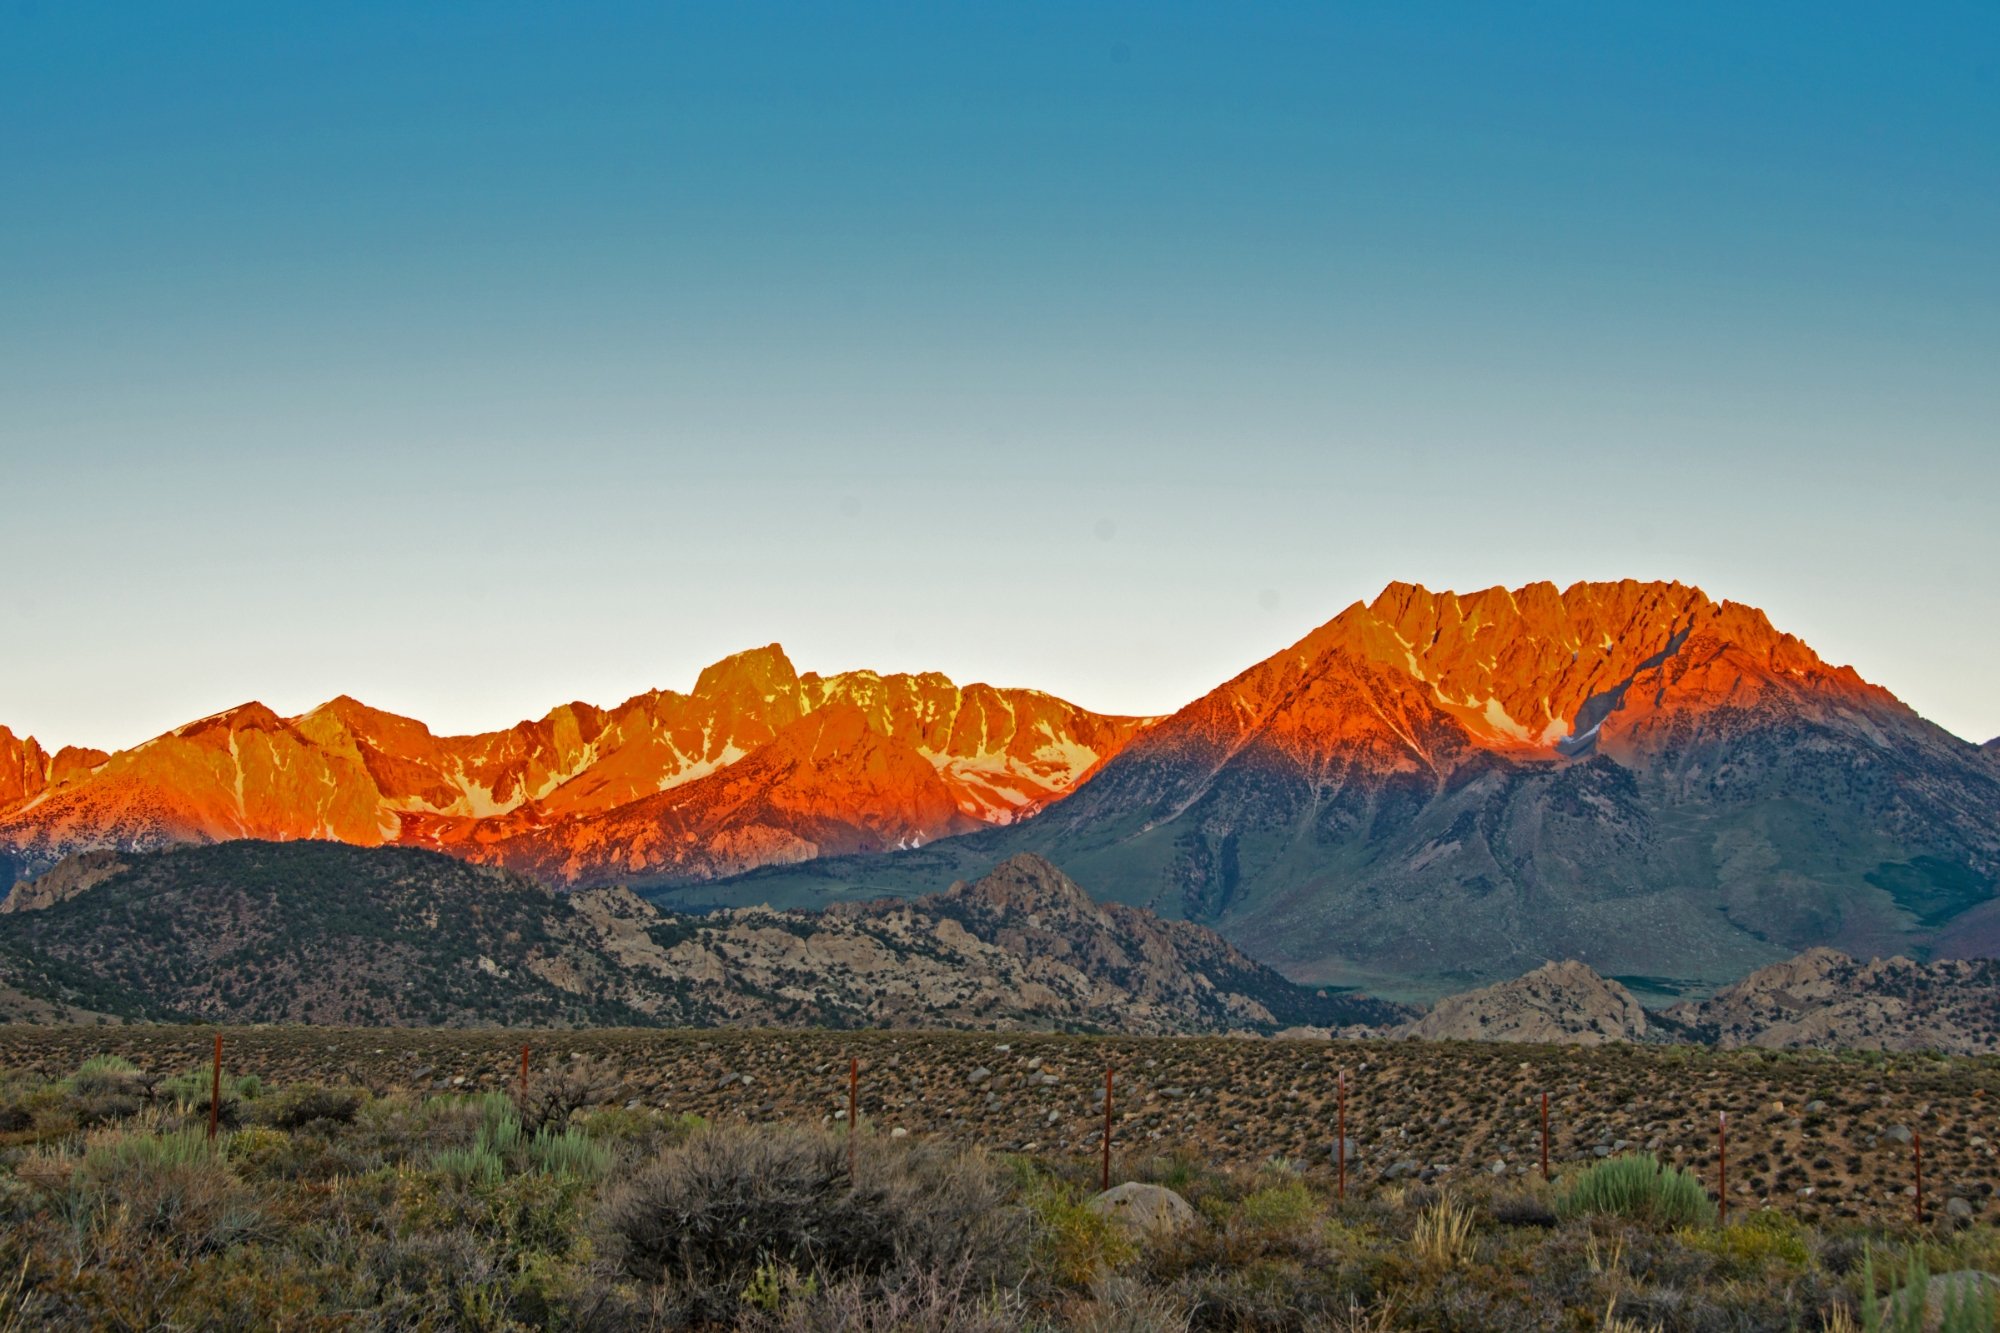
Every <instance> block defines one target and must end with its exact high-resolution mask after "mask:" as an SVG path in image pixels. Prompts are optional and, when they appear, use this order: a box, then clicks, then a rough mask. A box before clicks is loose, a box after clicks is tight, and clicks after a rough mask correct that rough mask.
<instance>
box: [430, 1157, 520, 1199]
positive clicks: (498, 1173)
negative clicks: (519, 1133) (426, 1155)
mask: <svg viewBox="0 0 2000 1333" xmlns="http://www.w3.org/2000/svg"><path fill="white" fill-rule="evenodd" d="M431 1166H432V1168H433V1169H434V1170H436V1171H438V1172H439V1173H440V1174H442V1175H444V1176H446V1177H448V1178H449V1179H451V1180H452V1181H454V1182H455V1183H457V1184H460V1185H466V1186H470V1187H472V1188H474V1189H490V1188H492V1187H493V1186H495V1185H498V1184H499V1183H500V1178H501V1177H502V1176H503V1175H504V1174H506V1167H505V1166H504V1164H503V1163H502V1162H501V1161H500V1158H499V1156H498V1154H496V1153H494V1152H493V1151H492V1150H491V1149H489V1148H485V1147H478V1148H441V1149H439V1150H438V1152H437V1154H436V1155H435V1156H434V1157H432V1158H431Z"/></svg>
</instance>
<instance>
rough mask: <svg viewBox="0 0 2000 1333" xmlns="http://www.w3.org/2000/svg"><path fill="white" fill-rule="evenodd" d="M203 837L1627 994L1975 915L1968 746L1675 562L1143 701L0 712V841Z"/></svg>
mask: <svg viewBox="0 0 2000 1333" xmlns="http://www.w3.org/2000/svg"><path fill="white" fill-rule="evenodd" d="M239 837H258V838H274V839H283V838H332V839H338V840H342V841H347V842H352V843H358V844H378V843H395V844H402V845H407V846H417V847H424V848H432V849H436V850H441V851H445V852H448V853H450V854H452V855H454V856H457V857H461V858H464V859H467V860H472V861H476V862H481V863H486V864H490V865H495V866H501V867H505V868H508V869H512V870H516V871H520V872H523V873H526V874H529V875H532V876H533V877H535V878H536V879H538V880H540V881H542V882H544V883H547V884H551V885H556V886H562V887H571V888H574V887H588V886H601V885H611V884H628V885H631V886H633V887H635V888H638V889H639V890H640V891H641V892H642V893H644V894H646V895H647V896H649V897H652V898H653V899H655V900H656V901H658V902H660V903H662V904H665V905H668V906H678V907H704V908H706V907H716V906H737V907H751V906H755V905H762V904H769V905H772V906H776V907H780V908H787V907H807V906H823V905H826V904H828V903H833V902H842V901H858V900H865V899H874V898H878V897H882V896H885V895H890V896H902V897H917V896H922V895H926V894H933V893H935V892H937V891H938V890H940V889H942V888H943V887H944V886H946V885H948V884H950V883H952V882H954V881H960V880H964V881H971V880H976V879H978V878H979V877H981V876H982V875H984V874H985V873H986V872H987V871H989V870H990V869H992V868H993V867H994V866H996V865H998V864H1000V863H1001V862H1002V861H1005V860H1007V859H1008V858H1010V857H1013V856H1016V855H1019V854H1022V853H1032V854H1035V855H1038V856H1041V857H1044V858H1046V859H1047V860H1048V861H1049V862H1051V863H1052V864H1054V865H1056V866H1058V867H1060V868H1061V869H1062V870H1063V871H1065V872H1066V873H1068V874H1069V875H1071V876H1073V877H1075V878H1076V879H1078V880H1080V881H1081V882H1083V883H1086V884H1088V885H1090V886H1091V890H1092V892H1093V893H1095V894H1097V895H1098V896H1099V897H1100V898H1104V899H1109V900H1112V901H1115V902H1120V903H1125V904H1130V905H1133V906H1138V907H1142V908H1145V909H1147V910H1150V911H1152V912H1154V913H1156V914H1157V915H1158V916H1160V917H1162V918H1168V919H1174V918H1179V919H1185V920H1189V921H1193V922H1198V923H1202V924H1206V925H1210V926H1213V927H1214V928H1215V929H1216V930H1218V931H1220V932H1221V933H1222V935H1224V936H1225V937H1227V938H1229V939H1230V940H1232V941H1233V942H1235V943H1236V944H1237V945H1239V946H1241V947H1242V948H1244V949H1245V950H1246V951H1247V952H1248V953H1249V954H1250V955H1252V956H1254V957H1257V958H1259V959H1261V960H1262V961H1264V962H1267V963H1271V964H1273V965H1275V966H1277V967H1278V968H1279V969H1280V970H1282V971H1283V972H1285V973H1286V974H1287V975H1289V976H1291V977H1293V978H1294V979H1296V980H1299V981H1302V982H1306V983H1310V984H1313V985H1333V986H1341V987H1353V986H1358V987H1361V988H1364V989H1368V990H1370V991H1373V992H1376V993H1381V994H1386V995H1391V996H1394V997H1396V998H1401V999H1413V998H1415V999H1420V998H1427V997H1429V996H1431V995H1436V994H1439V993H1443V992H1448V991H1453V990H1463V989H1466V988H1467V987H1471V986H1476V985H1479V984H1481V983H1484V982H1489V981H1493V980H1498V979H1502V978H1507V977H1512V976H1515V975H1517V974H1519V973H1521V972H1524V971H1527V970H1529V969H1531V968H1533V967H1535V966H1536V965H1538V964H1540V963H1541V962H1543V961H1545V960H1548V959H1578V960H1581V961H1583V962H1585V963H1587V964H1589V965H1590V966H1592V967H1594V968H1596V969H1598V970H1599V971H1601V972H1604V973H1606V974H1608V975H1614V976H1617V977H1620V978H1621V979H1622V980H1623V981H1624V982H1625V983H1626V984H1628V985H1630V986H1631V987H1633V989H1635V990H1636V991H1638V992H1640V993H1641V994H1649V993H1650V994H1651V995H1652V996H1653V997H1654V998H1656V999H1661V1000H1665V999H1671V998H1673V997H1675V996H1677V995H1680V994H1683V993H1697V992H1702V991H1705V990H1707V989H1710V988H1713V987H1714V986H1717V985H1720V984H1723V983H1725V982H1728V981H1732V980H1734V979H1736V978H1738V977H1741V976H1742V975H1744V974H1745V973H1746V972H1748V971H1750V970H1752V969H1754V968H1756V967H1760V966H1763V965H1765V964H1768V963H1773V962H1776V961H1778V960H1780V959H1783V958H1786V957H1789V956H1791V955H1792V954H1795V953H1797V952H1799V951H1800V950H1802V949H1805V948H1808V947H1811V946H1814V945H1830V946H1834V947H1837V948H1841V949H1844V950H1847V951H1848V952H1852V953H1856V954H1861V955H1864V956H1866V955H1873V954H1883V955H1886V954H1891V953H1912V954H1915V955H1918V956H1920V957H1939V958H1944V957H1952V956H1966V955H1981V954H1986V953H1991V952H1995V951H1996V950H2000V908H1996V907H1995V905H1994V899H1995V885H1996V879H2000V749H1996V747H1995V745H1993V744H1991V743H1989V744H1988V745H1987V746H1984V747H1981V746H1975V745H1972V744H1970V743H1967V742H1965V741H1962V740H1960V739H1958V738H1957V737H1954V736H1952V735H1950V734H1949V733H1947V732H1945V731H1944V730H1942V729H1941V728H1939V727H1936V726H1934V725H1933V724H1931V723H1929V722H1926V721H1925V720H1924V719H1922V718H1921V717H1919V716H1918V715H1917V714H1916V713H1915V712H1913V711H1912V710H1911V709H1909V708H1908V707H1906V706H1905V705H1903V704H1902V703H1900V702H1899V701H1898V700H1897V699H1896V698H1895V697H1894V696H1893V695H1891V694H1890V693H1889V692H1888V691H1886V690H1884V689H1882V688H1880V687H1879V686H1877V685H1874V684H1871V683H1869V682H1867V681H1864V680H1863V679H1862V678H1861V677H1860V676H1859V675H1857V674H1856V673H1855V672H1854V671H1853V670H1852V669H1850V668H1847V667H1841V666H1835V665H1831V664H1829V663H1827V662H1824V661H1823V660H1821V659H1820V657H1819V656H1818V655H1817V654H1816V653H1814V652H1813V651H1812V649H1811V648H1810V647H1808V646H1807V645H1806V644H1804V643H1803V642H1801V641H1800V640H1798V639H1797V638H1795V637H1793V636H1791V635H1789V634H1785V633H1782V632H1781V631H1779V630H1778V629H1776V628H1775V627H1774V626H1773V625H1772V624H1771V622H1770V621H1769V619H1768V618H1767V617H1766V616H1765V615H1764V614H1763V613H1762V612H1761V611H1758V610H1756V609H1755V608H1752V607H1748V606H1744V605H1741V604H1738V603H1732V602H1726V601H1723V602H1718V601H1714V600H1712V599H1711V598H1709V597H1708V596H1707V595H1706V594H1705V593H1703V592H1702V591H1701V590H1700V589H1697V588H1693V587H1690V586H1687V585H1685V584H1680V583H1641V582H1635V581H1625V582H1617V583H1579V584H1575V585H1573V586H1571V587H1569V588H1566V589H1558V588H1557V587H1555V586H1554V585H1552V584H1532V585H1529V586H1526V587H1523V588H1518V589H1513V590H1508V589H1503V588H1492V589H1488V590H1486V591H1484V592H1479V593H1473V594H1467V595H1459V594H1454V593H1449V592H1443V593H1433V592H1430V591H1428V590H1426V589H1423V588H1421V587H1416V586H1414V585H1408V584H1392V585H1391V586H1390V587H1388V588H1387V589H1385V590H1384V591H1383V592H1382V593H1381V594H1380V595H1379V596H1378V597H1376V598H1375V599H1374V600H1373V601H1370V602H1367V603H1356V604H1354V605H1353V606H1351V607H1349V608H1347V609H1346V610H1345V611H1343V612H1341V613H1340V614H1339V615H1338V616H1336V617H1334V618H1333V619H1332V620H1331V621H1329V622H1328V623H1326V624H1324V625H1322V626H1320V627H1318V628H1317V629H1314V630H1313V631H1312V632H1311V633H1309V634H1307V635H1306V636H1305V637H1304V638H1302V639H1300V640H1299V641H1298V642H1297V643H1295V644H1293V645H1291V646H1290V647H1288V648H1286V649H1284V650H1282V651H1280V652H1278V653H1276V654H1274V655H1272V656H1271V657H1269V658H1266V659H1265V660H1263V661H1261V662H1258V663H1256V664H1254V665H1253V666H1251V667H1249V668H1248V669H1247V670H1245V671H1243V672H1242V673H1240V674H1239V675H1237V676H1236V677H1234V678H1232V679H1231V680H1229V681H1226V682H1224V683H1223V684H1221V685H1220V686H1218V687H1217V688H1216V689H1214V690H1212V691H1210V692H1209V693H1208V694H1206V695H1204V696H1202V697H1201V698H1199V699H1197V700H1195V701H1193V702H1192V703H1190V704H1188V705H1187V706H1186V707H1184V708H1182V709H1180V710H1179V711H1177V712H1175V713H1173V714H1172V715H1170V716H1167V717H1164V718H1160V719H1143V718H1131V717H1110V716H1104V715H1100V714H1095V713H1091V712H1088V711H1086V710H1083V709H1081V708H1078V707H1076V706H1074V705H1071V704H1068V703H1065V702H1063V701H1061V700H1058V699H1055V698H1053V697H1051V696H1049V695H1046V694H1041V693H1038V692H1035V691H1030V690H1002V689H995V688H992V687H989V686H984V685H973V686H968V687H965V688H963V689H961V688H959V687H957V686H954V685H953V684H952V683H951V682H950V681H948V680H946V679H945V678H943V677H942V676H936V675H915V676H910V675H902V676H895V675H892V676H879V675H876V674H874V673H870V672H865V671H857V672H848V673H843V674H839V675H833V676H824V677H823V676H818V675H813V674H806V675H800V674H799V673H798V672H797V671H796V670H795V669H794V668H793V666H792V664H791V662H790V661H789V660H788V659H787V658H786V657H785V655H784V653H783V652H782V651H781V650H780V649H778V648H777V647H776V646H775V645H773V646H771V647H767V648H763V649H758V650H754V651H752V652H748V653H744V654H740V655H739V656H737V657H734V658H730V659H727V660H725V661H724V662H721V663H717V664H716V665H715V666H713V667H711V668H709V669H708V670H706V671H704V672H703V673H701V677H700V679H699V680H698V681H697V682H696V684H695V687H694V689H693V690H692V691H691V692H690V693H688V694H679V693H674V692H671V691H656V692H650V693H648V694H644V695H641V696H638V697H637V698H635V699H632V700H628V701H627V702H626V703H625V704H622V705H620V706H618V707H617V708H615V709H598V708H595V707H592V706H589V705H585V704H569V705H565V706H563V707H561V708H557V709H555V710H552V711H551V712H550V713H548V714H547V715H545V716H544V717H543V718H542V719H540V720H539V721H537V722H532V723H528V722H524V723H522V724H520V725H518V726H516V727H514V728H511V729H509V730H507V731H502V732H494V733H488V734H485V735H481V736H472V737H437V736H434V735H432V734H431V733H430V732H429V730H428V729H426V728H425V727H424V726H423V725H422V724H420V723H418V722H415V721H412V720H410V719H406V718H400V717H396V716H394V715H391V714H387V713H382V712H379V711H376V710H372V709H368V708H366V707H364V706H363V705H361V704H359V703H356V702H355V701H353V700H350V699H345V698H343V699H336V700H334V701H332V702H330V703H328V704H325V705H322V706H321V707H319V708H317V709H314V710H312V711H311V712H308V713H306V714H302V715H300V716H298V717H294V718H281V717H278V716H277V715H276V714H275V713H273V712H272V711H271V710H269V709H267V708H264V707H262V706H261V705H255V704H251V705H245V706H243V707H241V708H237V709H233V710H230V711H229V712H226V713H222V714H218V715H216V716H214V717H210V718H206V719H202V720H200V721H198V722H195V723H191V724H188V725H187V726H184V727H181V728H178V729H177V730H175V731H173V732H170V733H168V734H167V735H165V736H161V737H158V738H156V739H154V740H152V741H149V742H147V743H145V744H144V745H141V746H138V747H135V748H134V749H132V750H127V751H121V752H119V753H117V754H113V755H103V754H100V753H96V752H89V751H79V750H63V751H58V752H56V753H55V754H53V755H50V754H49V753H47V752H46V751H45V750H44V749H43V747H41V746H40V745H39V744H37V743H36V742H35V741H33V740H26V741H23V740H19V739H17V738H15V737H14V736H13V735H12V734H11V733H8V732H5V731H0V854H4V855H6V856H8V857H10V858H11V859H12V861H13V862H14V866H15V868H16V869H18V870H20V871H24V872H33V871H37V870H40V869H43V868H46V867H47V866H50V865H52V864H54V863H55V862H56V861H57V860H59V859H60V858H61V857H63V856H64V855H66V854H68V853H71V852H75V851H80V850H86V849H90V848H115V849H152V848H159V847H163V846H168V845H171V844H174V843H179V842H208V841H218V840H225V839H231V838H239ZM7 869H8V867H6V866H0V872H4V871H5V870H7Z"/></svg>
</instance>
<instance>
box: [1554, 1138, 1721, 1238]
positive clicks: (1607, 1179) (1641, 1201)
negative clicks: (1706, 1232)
mask: <svg viewBox="0 0 2000 1333" xmlns="http://www.w3.org/2000/svg"><path fill="white" fill-rule="evenodd" d="M1556 1213H1557V1215H1558V1216H1560V1217H1563V1218H1573V1217H1589V1216H1595V1215H1610V1216H1614V1217H1629V1218H1634V1219H1636V1220H1638V1221H1642V1222H1650V1223H1652V1224H1653V1225H1655V1226H1662V1227H1682V1226H1706V1225H1708V1224H1709V1223H1711V1222H1713V1221H1714V1220H1715V1201H1714V1200H1713V1199H1710V1198H1709V1197H1708V1192H1707V1191H1706V1190H1704V1189H1703V1188H1702V1187H1701V1181H1700V1179H1699V1178H1698V1177H1696V1176H1695V1175H1694V1173H1693V1172H1691V1171H1683V1170H1682V1169H1681V1168H1679V1167H1677V1166H1666V1165H1663V1164H1662V1163H1661V1162H1660V1161H1659V1159H1657V1158H1655V1157H1654V1156H1653V1155H1652V1154H1651V1153H1626V1154H1624V1155H1622V1156H1618V1157H1607V1158H1605V1159H1604V1160H1603V1161H1601V1162H1597V1163H1595V1164H1593V1165H1591V1166H1588V1167H1585V1168H1584V1169H1583V1170H1582V1171H1580V1172H1578V1173H1577V1174H1576V1175H1575V1176H1574V1177H1572V1178H1571V1179H1569V1180H1567V1181H1565V1182H1564V1184H1563V1188H1562V1192H1561V1193H1560V1194H1558V1195H1557V1196H1556Z"/></svg>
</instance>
